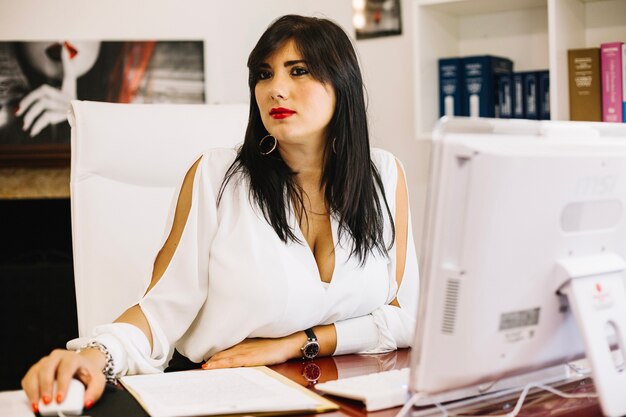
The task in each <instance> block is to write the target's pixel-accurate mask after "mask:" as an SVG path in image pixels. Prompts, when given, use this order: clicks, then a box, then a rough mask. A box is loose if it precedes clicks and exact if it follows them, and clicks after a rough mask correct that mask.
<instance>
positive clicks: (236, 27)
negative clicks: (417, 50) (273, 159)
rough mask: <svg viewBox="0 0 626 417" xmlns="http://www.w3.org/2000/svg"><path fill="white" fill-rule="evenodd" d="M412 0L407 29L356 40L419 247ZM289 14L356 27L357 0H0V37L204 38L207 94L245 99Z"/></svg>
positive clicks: (422, 152)
mask: <svg viewBox="0 0 626 417" xmlns="http://www.w3.org/2000/svg"><path fill="white" fill-rule="evenodd" d="M411 3H412V0H403V1H402V11H403V34H402V35H401V36H391V37H385V38H378V39H370V40H362V41H358V42H356V45H357V49H358V51H359V55H360V59H361V62H362V66H363V71H364V76H365V82H366V87H367V91H368V96H369V116H370V122H371V128H372V130H371V133H372V142H373V144H374V145H375V146H379V147H382V148H385V149H388V150H390V151H392V152H394V153H395V154H396V155H398V156H400V157H401V159H402V161H403V163H404V166H405V169H406V173H407V180H408V183H409V187H410V189H409V193H410V195H411V201H412V213H413V225H414V232H415V233H416V241H417V243H418V245H419V239H418V238H417V237H419V236H420V235H421V219H422V216H423V202H424V197H425V186H424V184H425V178H426V176H425V175H426V173H427V168H428V166H427V161H428V150H429V146H428V143H427V142H418V141H416V140H415V139H414V138H415V134H414V132H415V129H414V126H413V114H414V111H413V106H414V100H413V94H412V92H413V65H412V63H413V61H412V51H413V48H412V38H413V35H412V33H413V28H412V19H411V10H412V7H411ZM286 13H300V14H308V15H316V16H326V17H330V18H332V19H333V20H335V21H337V22H338V23H339V24H341V25H342V26H343V27H344V28H345V29H346V30H347V31H348V32H349V33H353V26H352V5H351V0H298V1H292V0H264V1H262V2H259V1H251V0H229V1H219V2H218V1H215V0H177V1H166V0H160V1H155V0H106V1H80V0H55V1H48V2H44V1H38V0H21V1H19V2H12V1H9V0H0V40H29V39H33V40H34V39H55V38H60V39H64V38H67V37H68V36H69V37H72V38H83V39H107V40H115V39H149V38H157V39H158V38H161V39H203V40H205V48H206V54H205V60H206V62H205V66H206V68H207V70H206V73H207V75H208V77H207V99H208V101H209V102H212V103H233V102H242V101H247V98H248V91H247V70H246V66H245V64H246V59H247V55H248V53H249V51H250V50H251V49H252V47H253V46H254V44H255V42H256V40H257V39H258V37H259V35H260V33H261V32H262V31H263V30H264V29H265V27H266V26H267V25H268V24H269V23H270V22H271V21H272V20H273V19H274V18H276V17H278V16H280V15H282V14H286Z"/></svg>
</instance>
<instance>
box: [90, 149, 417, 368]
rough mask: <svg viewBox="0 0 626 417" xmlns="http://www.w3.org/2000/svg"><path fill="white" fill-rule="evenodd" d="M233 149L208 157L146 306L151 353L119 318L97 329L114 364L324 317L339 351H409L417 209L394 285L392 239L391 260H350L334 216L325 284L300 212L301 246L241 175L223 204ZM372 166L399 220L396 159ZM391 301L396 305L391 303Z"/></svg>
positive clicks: (377, 153) (288, 329)
mask: <svg viewBox="0 0 626 417" xmlns="http://www.w3.org/2000/svg"><path fill="white" fill-rule="evenodd" d="M235 156H236V155H235V152H234V151H233V150H226V149H214V150H211V151H208V152H206V153H205V154H204V155H203V156H202V158H201V160H200V163H199V165H198V168H197V170H196V173H195V177H194V179H193V189H192V203H191V209H190V212H189V215H188V218H187V221H186V224H185V227H184V231H183V233H182V236H181V238H180V241H179V242H178V245H177V248H176V250H175V252H174V255H173V257H172V259H171V261H170V263H169V265H168V267H167V269H166V270H165V272H164V274H163V276H162V277H161V278H160V279H159V281H158V282H157V284H156V285H155V286H154V287H153V288H151V289H150V291H148V292H147V294H146V295H145V296H144V297H143V298H142V299H141V300H140V301H139V305H140V306H141V309H142V311H143V312H144V314H145V316H146V318H147V320H148V322H149V324H150V328H151V330H152V334H153V349H152V350H150V348H149V344H148V342H147V340H146V338H145V336H143V335H142V333H141V332H140V331H139V330H138V329H135V328H133V326H130V325H124V324H123V323H114V324H110V325H105V326H99V327H98V328H96V331H95V334H96V335H98V336H97V337H98V338H104V339H107V342H108V344H109V345H110V346H113V350H115V351H116V352H118V351H119V352H118V356H119V357H120V358H121V359H120V360H119V361H118V362H122V363H120V364H118V365H116V370H118V371H119V372H121V373H147V372H158V371H160V370H161V369H162V368H163V366H164V365H165V361H166V359H167V357H168V356H169V355H170V353H171V349H172V348H173V347H176V349H178V350H179V351H180V352H181V353H182V354H183V355H185V356H187V357H188V358H189V359H191V360H192V361H195V362H200V361H203V360H206V359H208V358H209V357H211V356H212V355H214V354H215V353H217V352H220V351H222V350H224V349H227V348H229V347H231V346H233V345H235V344H237V343H239V342H241V341H242V340H244V339H246V338H253V337H263V338H276V337H282V336H287V335H290V334H293V333H295V332H298V331H302V330H303V329H306V328H309V327H313V326H316V325H323V324H335V326H336V330H337V348H336V351H335V354H344V353H355V352H362V353H375V352H384V351H389V350H393V349H396V348H398V347H407V346H410V344H411V343H412V340H413V331H414V327H415V317H416V313H417V300H418V282H419V275H418V269H417V258H416V255H415V249H414V242H413V235H412V231H411V223H410V216H409V224H408V231H407V233H408V235H407V248H406V257H405V258H406V261H405V266H404V274H403V277H402V280H401V284H400V286H399V288H398V285H397V284H396V282H397V281H396V257H397V256H396V247H395V243H394V244H393V245H392V247H391V250H390V251H389V256H384V255H381V254H378V253H371V254H370V255H369V256H368V257H367V260H366V262H365V264H363V265H361V264H360V263H359V261H358V259H356V258H354V257H349V254H350V248H351V242H350V236H349V234H348V233H342V234H341V240H339V239H338V236H339V234H338V219H337V218H336V217H335V216H334V215H333V214H331V230H332V237H333V242H334V244H335V270H334V272H333V275H332V280H331V282H330V284H328V285H324V283H323V282H322V281H321V279H320V275H319V272H318V269H317V264H316V262H315V258H314V256H313V253H312V251H311V249H310V248H309V246H308V245H307V244H306V241H305V239H304V236H303V235H302V232H301V231H300V228H299V226H298V223H297V221H296V217H295V216H294V214H293V212H291V213H290V214H289V216H288V219H289V222H290V225H291V227H292V228H293V230H294V232H295V234H296V236H298V237H299V238H300V240H301V241H302V242H304V243H299V242H288V243H284V242H283V241H281V240H280V238H279V237H278V236H277V235H276V232H275V231H274V229H273V228H272V227H271V226H270V225H269V224H268V223H267V221H266V220H265V218H264V217H263V216H262V214H261V213H260V211H259V209H258V207H257V206H256V205H254V204H252V203H251V200H250V195H249V187H248V182H247V180H246V179H245V178H243V177H242V176H239V175H236V176H235V177H233V178H232V180H231V181H230V182H229V183H228V185H227V186H226V188H225V189H224V192H223V194H222V197H221V201H220V203H219V205H218V204H217V195H218V192H219V189H220V186H221V184H222V180H223V178H224V174H225V173H226V171H227V169H228V167H229V166H230V165H231V163H232V162H233V161H234V159H235ZM372 161H373V162H374V164H375V166H376V167H377V169H378V171H379V172H380V175H381V179H382V182H383V185H384V189H385V196H386V199H387V203H388V205H389V209H390V212H391V213H392V215H393V216H394V218H395V214H396V207H395V205H396V188H397V182H398V169H397V165H396V159H395V157H394V156H393V155H392V154H390V153H389V152H386V151H383V150H379V149H373V150H372ZM382 207H383V212H384V216H383V217H384V219H385V222H384V235H385V236H386V237H387V239H388V242H387V243H389V240H390V239H391V236H392V233H391V222H390V221H389V219H388V216H387V214H386V209H385V206H384V203H383V204H382ZM407 210H408V208H407ZM170 217H172V216H170ZM396 297H397V299H398V302H399V304H400V307H395V306H392V305H390V304H389V303H390V302H391V301H392V300H393V299H394V298H396ZM142 336H143V337H142ZM116 343H117V345H116Z"/></svg>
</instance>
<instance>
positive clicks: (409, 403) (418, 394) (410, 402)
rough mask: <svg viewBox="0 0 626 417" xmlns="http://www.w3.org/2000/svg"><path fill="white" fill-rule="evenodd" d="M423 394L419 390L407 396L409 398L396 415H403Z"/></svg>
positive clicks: (400, 416) (397, 416) (399, 416)
mask: <svg viewBox="0 0 626 417" xmlns="http://www.w3.org/2000/svg"><path fill="white" fill-rule="evenodd" d="M423 396H424V395H423V394H422V393H421V392H416V393H415V394H413V395H412V396H411V398H409V400H408V401H407V402H406V403H405V404H404V406H403V407H402V408H401V409H400V411H398V414H396V417H404V415H405V414H406V413H407V411H409V410H410V409H411V407H413V406H414V405H415V403H417V402H418V401H419V400H420V399H421V398H422V397H423Z"/></svg>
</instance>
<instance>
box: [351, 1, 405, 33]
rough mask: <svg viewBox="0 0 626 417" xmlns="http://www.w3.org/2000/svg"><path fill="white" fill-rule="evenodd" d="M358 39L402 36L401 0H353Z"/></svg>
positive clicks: (354, 21)
mask: <svg viewBox="0 0 626 417" xmlns="http://www.w3.org/2000/svg"><path fill="white" fill-rule="evenodd" d="M352 9H353V23H354V27H355V29H356V38H357V39H371V38H378V37H380V36H391V35H400V34H402V14H401V12H400V0H353V1H352Z"/></svg>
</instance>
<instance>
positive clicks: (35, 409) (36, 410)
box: [31, 403, 39, 413]
mask: <svg viewBox="0 0 626 417" xmlns="http://www.w3.org/2000/svg"><path fill="white" fill-rule="evenodd" d="M31 406H32V407H33V413H38V412H39V407H38V406H37V403H31Z"/></svg>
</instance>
